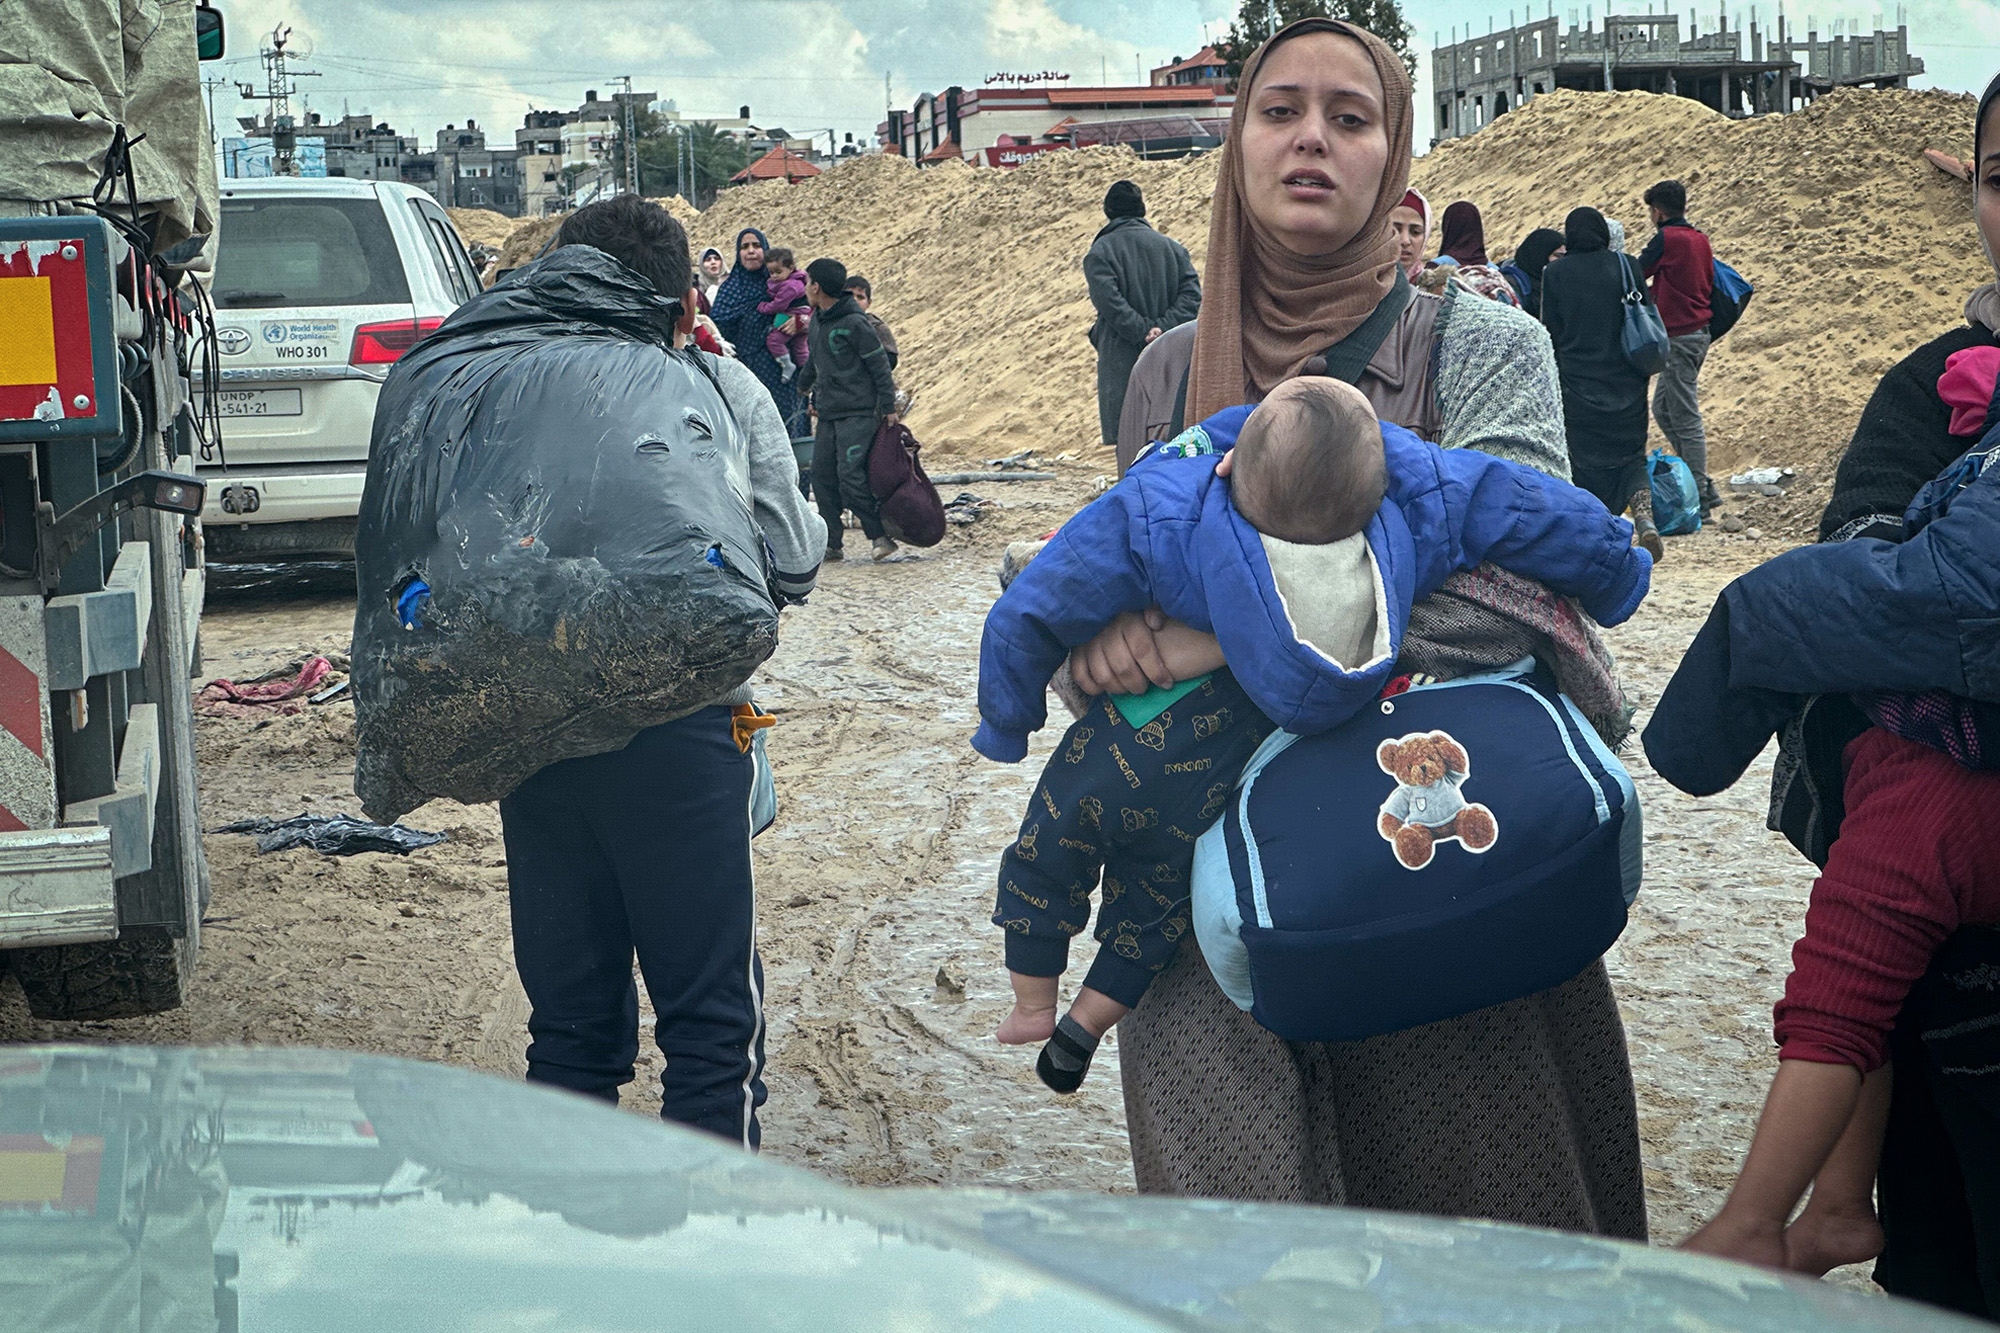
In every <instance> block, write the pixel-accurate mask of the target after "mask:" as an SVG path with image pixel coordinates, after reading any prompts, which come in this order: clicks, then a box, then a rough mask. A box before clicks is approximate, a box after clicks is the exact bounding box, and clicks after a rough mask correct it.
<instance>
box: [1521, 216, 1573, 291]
mask: <svg viewBox="0 0 2000 1333" xmlns="http://www.w3.org/2000/svg"><path fill="white" fill-rule="evenodd" d="M1567 243H1568V242H1567V241H1565V240H1564V238H1563V234H1562V233H1561V232H1559V231H1557V230H1556V229H1555V228H1554V227H1537V228H1535V229H1534V230H1533V231H1531V232H1529V233H1528V238H1527V239H1526V240H1524V241H1522V242H1521V245H1520V248H1519V249H1517V250H1515V251H1514V263H1515V265H1516V266H1517V267H1519V268H1520V269H1521V270H1522V271H1523V272H1524V273H1526V274H1527V275H1528V276H1529V277H1530V278H1531V279H1533V280H1535V281H1536V282H1539V281H1541V277H1542V270H1543V269H1545V268H1547V267H1548V266H1549V256H1550V255H1552V254H1554V253H1555V252H1556V251H1558V250H1560V249H1562V248H1563V246H1564V245H1566V244H1567Z"/></svg>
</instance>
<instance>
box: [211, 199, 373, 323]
mask: <svg viewBox="0 0 2000 1333" xmlns="http://www.w3.org/2000/svg"><path fill="white" fill-rule="evenodd" d="M221 232H222V247H221V249H220V251H219V252H218V253H217V255H216V259H215V286H214V292H215V304H216V305H217V306H219V307H221V308H222V309H224V310H271V309H278V308H282V307H286V306H338V305H403V304H407V303H408V301H409V299H410V284H409V280H408V279H407V278H406V277H404V275H403V266H402V264H401V263H399V262H397V258H396V241H395V238H394V237H393V236H391V235H390V233H389V219H388V218H386V217H384V216H383V214H382V205H381V204H380V203H378V202H376V201H375V200H373V199H353V198H346V199H337V198H317V199H312V198H285V197H284V196H282V195H266V196H243V195H239V196H237V197H236V198H233V199H225V200H224V201H223V203H222V227H221Z"/></svg>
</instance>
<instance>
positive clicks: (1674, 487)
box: [1646, 449, 1701, 537]
mask: <svg viewBox="0 0 2000 1333" xmlns="http://www.w3.org/2000/svg"><path fill="white" fill-rule="evenodd" d="M1646 477H1647V480H1648V481H1650V482H1651V483H1652V488H1653V526H1655V527H1657V528H1658V529H1659V530H1660V535H1661V536H1662V537H1685V536H1687V535H1688V534H1690V533H1695V532H1700V531H1701V490H1700V489H1699V488H1698V487H1697V486H1696V485H1695V481H1694V469H1693V468H1691V467H1689V466H1688V465H1687V460H1686V459H1684V458H1682V457H1681V456H1680V455H1679V454H1670V453H1668V452H1667V451H1666V450H1664V449H1655V450H1653V452H1652V454H1651V455H1649V456H1648V457H1647V459H1646Z"/></svg>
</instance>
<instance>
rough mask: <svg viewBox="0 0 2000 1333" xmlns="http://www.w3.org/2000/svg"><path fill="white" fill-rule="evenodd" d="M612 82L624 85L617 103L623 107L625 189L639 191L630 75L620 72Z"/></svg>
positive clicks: (635, 117) (636, 127)
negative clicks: (621, 96) (623, 91)
mask: <svg viewBox="0 0 2000 1333" xmlns="http://www.w3.org/2000/svg"><path fill="white" fill-rule="evenodd" d="M612 82H613V83H622V84H624V85H625V96H624V97H623V98H621V99H619V105H620V106H622V107H623V108H624V109H625V117H624V121H625V191H626V193H627V194H637V193H639V116H638V113H637V112H636V111H634V110H633V108H632V76H631V75H630V74H620V75H619V76H618V77H616V78H614V79H613V80H612Z"/></svg>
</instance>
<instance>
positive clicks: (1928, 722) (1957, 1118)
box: [1646, 78, 2000, 1319]
mask: <svg viewBox="0 0 2000 1333" xmlns="http://www.w3.org/2000/svg"><path fill="white" fill-rule="evenodd" d="M1974 145H1975V146H1974V153H1973V161H1974V166H1975V172H1974V190H1975V197H1976V204H1975V214H1974V216H1975V218H1976V221H1977V224H1978V228H1979V233H1980V238H1981V241H1982V243H1983V245H1984V248H1985V251H1986V255H1987V258H1988V260H1989V261H1996V258H1997V257H2000V78H1996V79H1995V80H1994V81H1993V83H1992V84H1990V85H1989V86H1988V88H1987V90H1986V93H1985V96H1984V97H1983V98H1982V99H1981V101H1980V103H1979V110H1978V120H1977V122H1976V129H1975V133H1974ZM1994 276H1995V277H1996V278H2000V262H1996V263H1995V275H1994ZM1997 379H2000V282H1988V283H1986V284H1984V285H1983V286H1981V287H1979V288H1978V289H1977V290H1975V291H1974V292H1973V294H1972V297H1971V299H1970V300H1969V301H1968V302H1967V305H1966V323H1965V324H1964V325H1962V326H1961V327H1959V328H1956V329H1953V330H1951V331H1950V332H1948V333H1946V334H1944V335H1943V336H1942V337H1940V338H1938V339H1936V340H1934V341H1932V342H1930V343H1928V344H1926V345H1925V346H1923V347H1920V348H1918V349H1917V350H1916V351H1915V352H1912V353H1911V354H1910V355H1909V356H1908V357H1906V358H1905V359H1904V360H1903V361H1902V362H1901V363H1900V364H1899V365H1897V366H1896V367H1894V368H1893V369H1891V370H1890V371H1889V373H1888V374H1887V375H1886V376H1885V377H1884V378H1883V381H1882V384H1881V385H1880V387H1879V388H1878V389H1877V391H1876V393H1875V395H1874V397H1873V398H1872V399H1871V400H1870V402H1869V404H1868V407H1867V410H1866V411H1865V412H1864V413H1863V414H1862V418H1861V424H1860V427H1859V429H1858V430H1857V431H1856V433H1855V436H1854V440H1853V442H1852V443H1851V444H1850V445H1849V446H1848V450H1847V453H1846V455H1845V456H1844V457H1843V459H1842V461H1841V464H1840V468H1839V470H1838V473H1837V476H1836V480H1835V486H1834V495H1833V499H1832V501H1831V503H1830V504H1829V505H1828V507H1827V512H1826V517H1825V519H1824V521H1823V523H1822V528H1821V532H1822V537H1823V539H1824V540H1822V541H1821V542H1820V543H1819V544H1818V545H1815V546H1810V547H1805V548H1802V549H1800V550H1796V551H1790V552H1787V553H1786V554H1784V555H1782V556H1780V557H1778V558H1777V559H1776V560H1773V561H1771V562H1769V563H1768V564H1765V565H1763V566H1761V567H1760V568H1758V569H1756V570H1753V571H1752V572H1751V573H1749V574H1747V575H1745V576H1744V577H1743V578H1741V579H1739V580H1737V581H1736V582H1735V583H1733V584H1731V585H1730V587H1729V588H1727V589H1725V590H1724V593H1723V596H1722V598H1721V599H1720V600H1719V601H1718V602H1717V604H1716V608H1715V610H1714V612H1713V613H1712V614H1711V616H1710V618H1709V621H1708V623H1707V624H1706V625H1705V626H1704V627H1703V629H1702V631H1701V633H1700V634H1699V635H1698V636H1697V637H1696V639H1695V641H1694V643H1693V644H1692V645H1691V646H1690V647H1689V650H1688V653H1687V656H1686V658H1685V659H1684V660H1683V661H1682V663H1681V666H1680V669H1679V670H1678V671H1677V672H1676V673H1675V677H1674V680H1673V683H1672V684H1671V685H1669V687H1668V689H1667V691H1666V693H1665V695H1663V697H1662V698H1661V701H1660V706H1659V708H1658V710H1657V711H1656V712H1655V714H1654V718H1653V721H1652V722H1651V723H1650V724H1649V725H1648V727H1647V731H1646V749H1647V753H1648V755H1649V756H1650V757H1651V758H1652V760H1653V763H1654V767H1655V768H1656V769H1658V770H1659V772H1660V773H1661V775H1662V776H1663V777H1665V778H1667V780H1668V781H1670V782H1672V783H1674V785H1676V786H1678V787H1681V788H1683V789H1684V790H1688V791H1691V792H1694V793H1695V794H1698V795H1699V794H1708V793H1712V792H1714V791H1719V790H1721V789H1722V788H1724V787H1727V786H1729V785H1730V784H1731V783H1733V782H1734V781H1735V780H1736V778H1737V777H1739V776H1740V775H1741V773H1742V771H1743V770H1744V768H1746V767H1747V766H1748V764H1749V762H1750V761H1751V759H1753V758H1754V757H1755V756H1756V755H1757V754H1758V753H1759V752H1760V751H1761V750H1762V749H1763V748H1764V745H1765V743H1766V742H1767V741H1768V740H1769V739H1770V736H1771V735H1772V733H1773V732H1774V731H1777V732H1780V733H1781V734H1782V739H1783V745H1782V751H1783V757H1781V760H1780V765H1779V771H1780V774H1781V777H1780V780H1779V784H1778V789H1777V795H1778V796H1779V797H1780V799H1778V800H1776V801H1774V811H1775V812H1776V813H1777V814H1778V816H1779V818H1778V823H1779V824H1780V826H1781V827H1782V828H1783V829H1784V831H1785V832H1786V833H1787V835H1788V836H1790V837H1791V838H1792V840H1793V841H1794V842H1795V843H1796V844H1798V845H1799V846H1800V848H1801V850H1803V851H1805V852H1806V853H1807V854H1808V855H1809V856H1811V857H1812V858H1813V859H1814V860H1816V861H1818V862H1819V863H1820V864H1821V866H1822V867H1823V873H1822V874H1821V876H1820V878H1819V880H1818V881H1817V882H1816V883H1815V884H1814V886H1813V890H1812V898H1811V902H1810V905H1809V906H1808V908H1807V911H1806V921H1805V935H1804V937H1803V938H1802V939H1801V940H1800V941H1799V942H1798V944H1797V946H1796V947H1795V948H1794V950H1793V955H1792V956H1793V965H1794V970H1793V972H1792V975H1791V976H1790V978H1788V979H1787V981H1786V984H1785V994H1784V998H1783V999H1782V1000H1781V1001H1780V1002H1779V1004H1778V1006H1777V1011H1776V1016H1775V1028H1776V1036H1777V1039H1778V1042H1779V1051H1778V1071H1777V1074H1776V1076H1775V1078H1774V1079H1773V1080H1772V1083H1771V1090H1770V1093H1769V1095H1768V1097H1767V1098H1766V1100H1765V1103H1764V1112H1763V1115H1762V1117H1761V1119H1760V1120H1759V1122H1758V1126H1757V1132H1756V1136H1755V1139H1754V1140H1753V1142H1752V1143H1751V1146H1750V1151H1749V1154H1748V1155H1747V1157H1746V1158H1745V1160H1744V1163H1743V1168H1742V1171H1741V1173H1740V1174H1739V1176H1738V1177H1737V1180H1736V1184H1735V1187H1734V1189H1733V1190H1732V1191H1731V1193H1730V1196H1729V1199H1728V1202H1727V1203H1725V1204H1724V1206H1723V1208H1722V1211H1721V1212H1720V1213H1719V1214H1718V1215H1717V1216H1716V1217H1715V1219H1714V1220H1713V1221H1711V1222H1710V1223H1709V1224H1708V1225H1707V1226H1705V1227H1703V1228H1702V1229H1701V1230H1700V1231H1698V1232H1697V1233H1696V1234H1695V1235H1694V1236H1693V1237H1692V1238H1690V1240H1689V1241H1688V1242H1687V1245H1688V1247H1689V1248H1691V1249H1697V1250H1703V1251H1707V1252H1709V1253H1714V1254H1721V1255H1727V1256H1730V1257H1733V1258H1738V1259H1744V1260H1748V1261H1751V1262H1754V1263H1761V1264H1766V1265H1769V1266H1771V1267H1780V1268H1790V1269H1793V1270H1795V1271H1802V1272H1807V1273H1813V1274H1820V1273H1824V1272H1826V1271H1827V1270H1828V1269H1830V1268H1833V1267H1835V1266H1838V1265H1841V1264H1849V1263H1858V1262H1861V1261H1863V1260H1866V1259H1869V1258H1873V1257H1875V1256H1877V1255H1878V1254H1879V1256H1880V1258H1879V1260H1878V1262H1877V1264H1876V1267H1875V1277H1876V1280H1877V1281H1878V1282H1880V1283H1881V1284H1882V1286H1883V1287H1884V1288H1886V1289H1887V1290H1888V1291H1890V1292H1892V1293H1894V1294H1896V1295H1900V1296H1908V1297H1912V1298H1914V1299H1918V1300H1924V1301H1929V1302H1931V1303H1933V1304H1937V1305H1942V1306H1946V1307H1949V1308H1951V1309H1955V1310H1960V1311H1963V1312H1965V1313H1968V1314H1972V1315H1976V1316H1979V1317H1982V1318H1986V1319H1993V1318H1996V1317H2000V984H1996V980H1995V978H2000V772H1997V771H1995V770H2000V635H1996V632H1995V627H1996V626H2000V393H1996V380H1997ZM1808 1185H1810V1187H1811V1191H1812V1197H1811V1199H1810V1201H1809V1202H1808V1204H1807V1206H1806V1208H1805V1210H1804V1212H1802V1213H1800V1214H1799V1216H1798V1217H1797V1219H1796V1220H1793V1219H1792V1211H1793V1209H1794V1208H1795V1207H1796V1206H1797V1204H1798V1201H1799V1199H1800V1197H1801V1196H1802V1195H1803V1194H1805V1192H1806V1190H1807V1187H1808ZM1878 1208H1879V1220H1878V1212H1877V1210H1878ZM1788 1223H1789V1225H1788Z"/></svg>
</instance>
